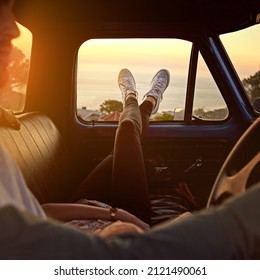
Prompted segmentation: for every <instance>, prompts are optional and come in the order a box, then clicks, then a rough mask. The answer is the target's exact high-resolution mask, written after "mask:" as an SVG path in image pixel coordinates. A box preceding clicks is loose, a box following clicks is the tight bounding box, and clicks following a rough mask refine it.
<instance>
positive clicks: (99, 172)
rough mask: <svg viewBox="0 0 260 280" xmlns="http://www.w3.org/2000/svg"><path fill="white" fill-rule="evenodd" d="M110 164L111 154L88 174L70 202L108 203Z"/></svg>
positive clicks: (111, 162) (111, 161)
mask: <svg viewBox="0 0 260 280" xmlns="http://www.w3.org/2000/svg"><path fill="white" fill-rule="evenodd" d="M112 164H113V154H112V153H111V154H109V155H108V156H107V157H106V158H105V159H103V160H102V161H101V162H100V163H99V164H98V165H97V166H96V167H95V168H94V169H93V170H92V171H91V172H90V174H89V175H88V176H87V177H86V179H85V180H84V181H83V182H82V183H81V185H80V187H79V188H78V189H77V190H76V192H75V194H74V195H73V196H72V198H71V201H72V202H76V201H78V200H79V199H82V198H86V199H93V200H98V201H102V202H105V203H109V201H110V186H111V176H112Z"/></svg>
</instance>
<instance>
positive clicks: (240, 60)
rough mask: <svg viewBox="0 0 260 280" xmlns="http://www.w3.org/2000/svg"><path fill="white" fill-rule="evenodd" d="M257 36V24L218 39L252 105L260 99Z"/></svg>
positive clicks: (258, 31) (259, 61)
mask: <svg viewBox="0 0 260 280" xmlns="http://www.w3.org/2000/svg"><path fill="white" fill-rule="evenodd" d="M259 35H260V25H259V24H258V25H255V26H252V27H249V28H246V29H244V30H241V31H237V32H232V33H228V34H224V35H222V36H221V37H220V38H221V40H222V42H223V45H224V46H225V48H226V50H227V52H228V55H229V57H230V58H231V61H232V63H233V65H234V67H235V68H236V71H237V73H238V75H239V77H240V79H241V81H242V84H243V86H244V88H245V91H246V93H247V96H248V99H249V101H250V102H251V104H252V105H253V103H254V101H255V100H256V99H258V100H259V98H260V51H259V46H260V36H259Z"/></svg>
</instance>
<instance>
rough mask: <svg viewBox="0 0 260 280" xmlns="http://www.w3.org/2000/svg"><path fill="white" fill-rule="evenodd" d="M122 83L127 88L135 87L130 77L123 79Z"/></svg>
mask: <svg viewBox="0 0 260 280" xmlns="http://www.w3.org/2000/svg"><path fill="white" fill-rule="evenodd" d="M120 84H121V86H122V87H123V88H124V89H125V90H128V89H133V85H132V83H131V81H130V80H129V79H123V80H122V81H121V83H120Z"/></svg>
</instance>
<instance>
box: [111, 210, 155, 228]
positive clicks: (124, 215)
mask: <svg viewBox="0 0 260 280" xmlns="http://www.w3.org/2000/svg"><path fill="white" fill-rule="evenodd" d="M116 219H117V220H120V221H122V222H128V223H132V224H135V225H137V226H138V227H140V228H141V229H142V230H143V231H147V230H149V229H150V226H149V225H148V224H146V223H145V222H143V221H142V220H140V219H139V218H137V217H136V216H134V215H133V214H131V213H129V212H127V211H125V210H123V209H118V211H117V214H116Z"/></svg>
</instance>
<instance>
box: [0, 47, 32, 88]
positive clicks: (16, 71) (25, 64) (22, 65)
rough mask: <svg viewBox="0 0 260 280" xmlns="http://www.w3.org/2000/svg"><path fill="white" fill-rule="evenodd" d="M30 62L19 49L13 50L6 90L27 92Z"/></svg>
mask: <svg viewBox="0 0 260 280" xmlns="http://www.w3.org/2000/svg"><path fill="white" fill-rule="evenodd" d="M29 67H30V60H29V59H27V58H25V54H24V53H23V52H22V51H21V50H20V49H18V48H17V47H14V48H13V51H12V54H11V57H10V63H9V65H8V71H9V76H10V77H9V81H8V82H7V84H6V86H5V90H7V91H8V90H10V91H18V92H23V93H24V92H25V87H26V84H27V79H28V74H29Z"/></svg>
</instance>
